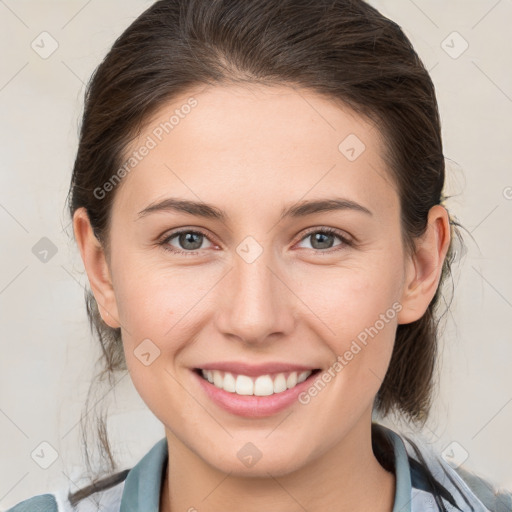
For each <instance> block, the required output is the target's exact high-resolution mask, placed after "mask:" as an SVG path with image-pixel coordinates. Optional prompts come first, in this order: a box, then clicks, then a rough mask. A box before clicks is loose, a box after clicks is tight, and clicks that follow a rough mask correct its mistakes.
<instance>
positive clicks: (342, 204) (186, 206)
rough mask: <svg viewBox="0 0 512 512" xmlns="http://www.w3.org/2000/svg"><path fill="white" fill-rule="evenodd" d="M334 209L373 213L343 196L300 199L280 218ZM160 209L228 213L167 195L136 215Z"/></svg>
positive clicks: (210, 214) (219, 216)
mask: <svg viewBox="0 0 512 512" xmlns="http://www.w3.org/2000/svg"><path fill="white" fill-rule="evenodd" d="M336 210H352V211H356V212H362V213H365V214H366V215H370V216H371V215H373V213H372V212H371V211H370V210H369V209H368V208H366V207H365V206H363V205H361V204H359V203H356V202H355V201H351V200H350V199H344V198H337V197H336V198H329V199H317V200H312V201H302V202H299V203H297V204H294V205H292V206H289V207H288V208H284V209H283V210H282V211H281V215H280V220H283V219H284V218H286V217H293V218H298V217H305V216H307V215H313V214H315V213H320V212H326V211H336ZM162 211H173V212H180V213H188V214H190V215H195V216H196V217H204V218H207V219H214V220H219V221H222V222H224V223H225V222H226V220H227V219H228V215H227V213H226V212H225V211H224V210H221V209H219V208H217V207H215V206H213V205H210V204H207V203H203V202H198V201H190V200H188V199H177V198H172V197H168V198H166V199H163V200H161V201H158V202H157V203H153V204H150V205H149V206H147V207H146V208H144V209H143V210H141V211H140V212H139V213H138V215H137V220H138V219H141V218H142V217H145V216H146V215H149V214H151V213H155V212H162Z"/></svg>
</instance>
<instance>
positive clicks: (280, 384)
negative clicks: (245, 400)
mask: <svg viewBox="0 0 512 512" xmlns="http://www.w3.org/2000/svg"><path fill="white" fill-rule="evenodd" d="M201 372H202V375H203V377H204V378H205V379H206V380H208V382H210V383H212V384H213V385H214V386H215V387H217V388H220V389H223V390H224V391H228V392H229V393H236V394H237V395H256V396H269V395H273V394H275V393H282V392H283V391H286V390H287V389H290V388H293V387H295V386H296V385H297V384H300V383H301V382H304V381H305V380H306V379H307V378H308V377H309V376H310V375H311V374H312V373H313V372H312V371H311V370H308V371H305V372H301V373H300V374H298V375H297V372H291V373H290V374H289V375H288V377H286V375H285V374H284V373H279V374H277V375H275V376H271V375H260V376H258V377H256V378H253V377H248V376H247V375H233V374H232V373H229V372H221V371H219V370H201Z"/></svg>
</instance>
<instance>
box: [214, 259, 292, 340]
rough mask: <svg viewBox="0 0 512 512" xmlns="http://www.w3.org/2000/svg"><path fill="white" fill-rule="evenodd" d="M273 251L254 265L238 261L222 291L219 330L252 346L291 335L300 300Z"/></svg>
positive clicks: (218, 314) (217, 317)
mask: <svg viewBox="0 0 512 512" xmlns="http://www.w3.org/2000/svg"><path fill="white" fill-rule="evenodd" d="M279 268H280V267H279V266H278V265H277V264H276V260H275V259H273V258H271V254H270V251H268V250H264V251H263V253H262V254H261V255H260V256H259V257H258V258H257V259H256V260H255V261H252V262H248V261H246V260H244V258H243V257H240V256H238V254H236V255H235V257H234V266H233V268H232V269H231V271H230V272H228V274H227V275H226V276H225V277H224V279H223V280H222V281H221V283H220V284H221V286H220V287H219V290H218V300H219V304H218V308H217V315H216V321H217V328H218V329H219V331H220V332H221V333H222V334H223V335H224V336H227V337H231V338H233V339H237V340H239V341H241V342H243V343H245V344H249V345H264V344H267V343H269V342H274V341H276V337H279V336H281V337H283V336H285V335H287V334H289V333H290V332H292V329H293V327H294V323H295V315H294V313H295V305H296V302H297V298H296V297H295V295H294V294H293V291H292V290H291V289H290V287H289V284H288V283H287V282H286V276H285V275H284V274H285V272H283V271H282V269H281V271H279Z"/></svg>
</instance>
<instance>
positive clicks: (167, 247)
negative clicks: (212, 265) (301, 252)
mask: <svg viewBox="0 0 512 512" xmlns="http://www.w3.org/2000/svg"><path fill="white" fill-rule="evenodd" d="M182 233H194V234H196V235H203V236H204V237H205V238H207V239H208V240H209V241H210V242H211V240H210V239H209V237H208V235H207V234H206V233H204V232H203V231H201V230H200V229H194V230H193V229H183V230H180V231H175V232H174V233H171V234H170V235H168V236H166V237H165V238H164V239H163V240H161V241H160V242H158V245H160V246H162V248H163V249H164V250H165V251H169V252H171V253H174V254H183V255H184V256H194V255H196V254H197V253H198V252H199V251H182V250H180V249H175V248H174V247H171V246H170V245H169V241H170V240H171V239H173V238H174V237H176V236H178V235H181V234H182ZM313 233H322V234H327V235H335V236H337V237H338V238H339V239H340V240H341V242H342V243H341V244H340V246H336V247H334V248H332V247H331V248H329V249H325V250H322V249H312V250H313V251H315V252H318V253H331V252H335V251H338V250H342V249H344V248H345V246H348V247H351V246H353V245H354V243H353V242H352V241H351V240H349V239H348V238H347V237H345V236H344V235H342V234H341V232H340V231H338V230H337V229H335V228H329V227H325V228H315V229H311V230H310V231H308V232H307V233H306V234H305V235H304V236H303V237H302V238H301V239H300V240H299V242H302V240H304V239H305V238H307V237H308V236H310V235H312V234H313ZM212 243H213V242H212Z"/></svg>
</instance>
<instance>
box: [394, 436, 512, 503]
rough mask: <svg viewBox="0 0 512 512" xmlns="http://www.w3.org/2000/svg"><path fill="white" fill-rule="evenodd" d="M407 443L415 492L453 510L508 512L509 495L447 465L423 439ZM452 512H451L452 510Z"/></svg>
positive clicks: (511, 498) (459, 467) (460, 467)
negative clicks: (429, 495) (436, 497)
mask: <svg viewBox="0 0 512 512" xmlns="http://www.w3.org/2000/svg"><path fill="white" fill-rule="evenodd" d="M403 438H404V439H405V440H406V441H407V445H408V446H407V448H408V455H409V461H410V469H411V481H412V486H413V488H415V489H416V490H418V491H426V492H432V490H434V491H435V493H436V494H438V495H439V496H440V497H441V498H442V499H443V501H444V502H445V503H446V504H447V505H450V506H452V507H455V510H457V509H459V510H465V509H466V508H467V507H468V506H469V507H470V509H471V510H477V511H480V510H482V511H490V512H511V511H512V493H511V492H510V491H509V490H505V489H498V488H497V486H496V485H494V484H493V483H492V482H491V481H489V480H487V479H486V478H484V477H483V476H482V475H480V474H478V473H477V472H474V471H471V470H469V469H466V468H465V467H464V466H463V465H460V464H455V463H450V460H445V459H444V458H443V457H442V456H441V455H440V454H439V453H437V451H436V450H434V449H433V447H432V446H430V445H429V444H428V443H427V442H426V441H425V439H424V438H416V439H415V440H414V441H412V440H411V439H410V438H409V437H405V436H404V437H403ZM452 510H453V508H452Z"/></svg>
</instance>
